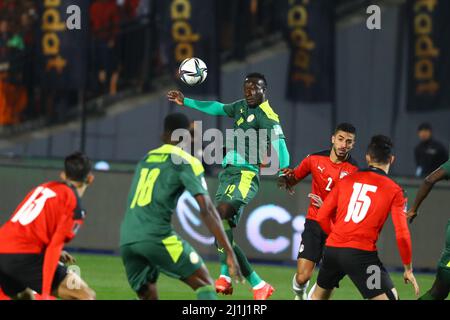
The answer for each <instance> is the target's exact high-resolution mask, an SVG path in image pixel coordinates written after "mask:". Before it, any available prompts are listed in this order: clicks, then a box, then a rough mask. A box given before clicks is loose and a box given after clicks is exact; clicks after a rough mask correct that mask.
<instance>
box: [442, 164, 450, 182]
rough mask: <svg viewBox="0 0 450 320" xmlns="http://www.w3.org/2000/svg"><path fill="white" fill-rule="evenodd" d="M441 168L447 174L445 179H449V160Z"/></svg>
mask: <svg viewBox="0 0 450 320" xmlns="http://www.w3.org/2000/svg"><path fill="white" fill-rule="evenodd" d="M441 168H442V169H444V170H445V172H447V178H450V160H448V161H447V162H446V163H444V164H443V165H442V166H441Z"/></svg>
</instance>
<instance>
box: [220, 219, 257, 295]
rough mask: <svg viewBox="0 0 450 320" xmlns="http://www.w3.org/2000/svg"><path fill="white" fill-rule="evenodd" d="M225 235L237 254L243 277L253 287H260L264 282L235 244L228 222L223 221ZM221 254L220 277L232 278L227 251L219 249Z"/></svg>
mask: <svg viewBox="0 0 450 320" xmlns="http://www.w3.org/2000/svg"><path fill="white" fill-rule="evenodd" d="M223 224H224V229H225V233H226V235H227V237H228V240H229V241H230V243H231V244H232V246H233V249H234V253H235V254H236V258H237V260H238V263H239V266H240V267H241V272H242V275H243V276H244V277H245V278H246V279H247V281H248V282H249V283H250V284H251V286H252V287H256V286H258V285H260V284H261V283H262V282H263V281H262V280H261V278H260V277H259V276H258V274H257V273H256V272H255V271H254V270H253V268H252V266H251V265H250V263H249V262H248V260H247V257H246V256H245V254H244V252H243V251H242V249H241V248H240V247H239V246H238V245H237V244H236V243H234V240H233V230H232V229H231V228H230V226H229V224H228V222H227V221H223ZM217 250H218V252H219V258H220V275H222V276H226V277H228V278H229V277H230V272H229V270H228V265H227V263H226V261H227V255H226V254H225V251H224V250H223V248H218V249H217Z"/></svg>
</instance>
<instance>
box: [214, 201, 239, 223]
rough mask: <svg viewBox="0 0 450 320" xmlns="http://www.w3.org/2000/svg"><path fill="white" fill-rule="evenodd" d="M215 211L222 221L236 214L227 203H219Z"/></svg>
mask: <svg viewBox="0 0 450 320" xmlns="http://www.w3.org/2000/svg"><path fill="white" fill-rule="evenodd" d="M217 211H218V212H219V215H220V218H221V219H222V220H227V219H231V218H233V216H234V215H235V214H236V210H235V209H234V208H233V207H232V206H231V205H230V204H228V203H220V204H219V205H218V206H217Z"/></svg>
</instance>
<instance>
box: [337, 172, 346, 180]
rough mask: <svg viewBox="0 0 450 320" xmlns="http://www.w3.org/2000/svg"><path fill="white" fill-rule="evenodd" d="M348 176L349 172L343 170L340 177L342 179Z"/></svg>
mask: <svg viewBox="0 0 450 320" xmlns="http://www.w3.org/2000/svg"><path fill="white" fill-rule="evenodd" d="M346 176H348V172H347V171H342V172H341V174H340V176H339V179H342V178H344V177H346Z"/></svg>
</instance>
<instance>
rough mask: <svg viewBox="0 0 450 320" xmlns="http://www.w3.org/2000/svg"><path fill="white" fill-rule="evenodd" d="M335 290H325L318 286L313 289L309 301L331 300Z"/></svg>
mask: <svg viewBox="0 0 450 320" xmlns="http://www.w3.org/2000/svg"><path fill="white" fill-rule="evenodd" d="M332 294H333V289H324V288H321V287H319V286H318V285H317V284H315V285H314V287H313V288H312V289H311V292H310V294H309V297H308V300H330V298H331V295H332Z"/></svg>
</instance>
